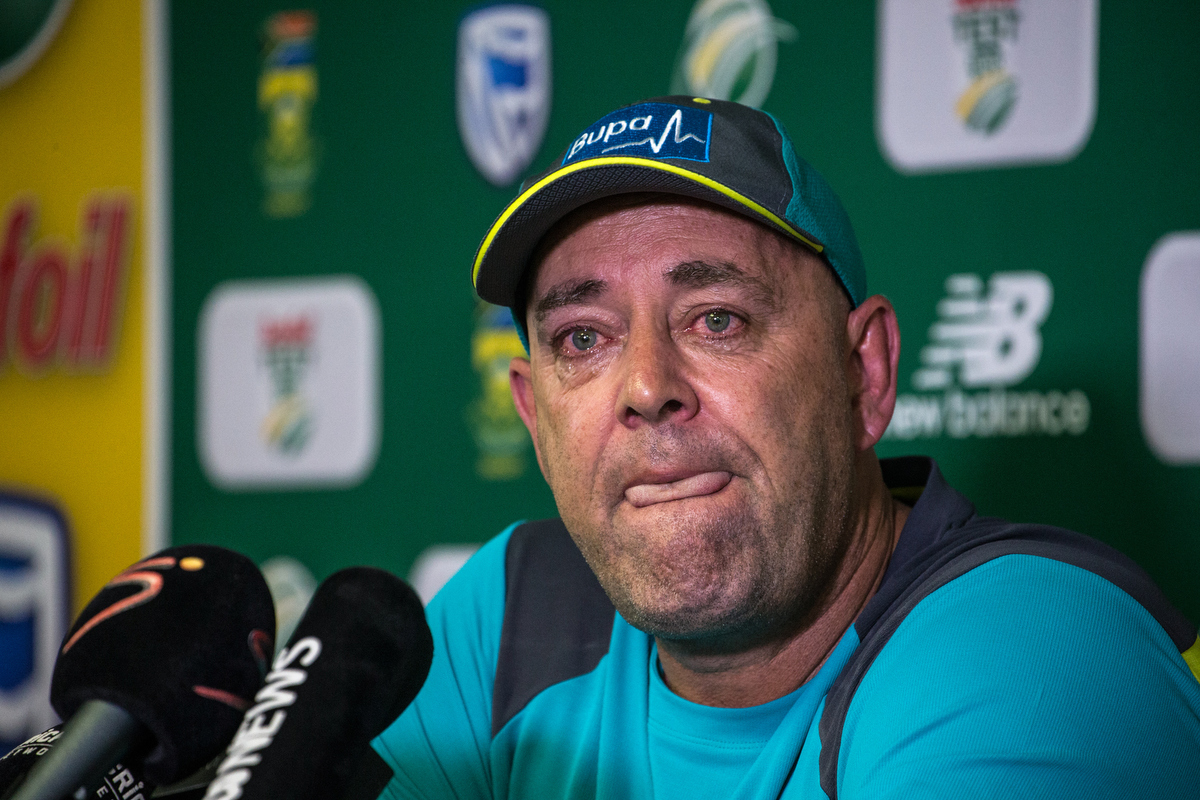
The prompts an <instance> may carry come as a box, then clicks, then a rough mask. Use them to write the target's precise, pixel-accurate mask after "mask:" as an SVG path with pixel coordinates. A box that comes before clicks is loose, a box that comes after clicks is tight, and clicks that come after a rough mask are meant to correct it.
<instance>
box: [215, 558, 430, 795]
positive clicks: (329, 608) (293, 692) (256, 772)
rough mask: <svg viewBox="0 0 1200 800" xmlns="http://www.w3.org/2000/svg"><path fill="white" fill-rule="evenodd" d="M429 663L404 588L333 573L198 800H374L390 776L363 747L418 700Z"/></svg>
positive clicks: (416, 608)
mask: <svg viewBox="0 0 1200 800" xmlns="http://www.w3.org/2000/svg"><path fill="white" fill-rule="evenodd" d="M432 660H433V637H432V636H431V634H430V632H429V626H428V624H426V622H425V610H424V608H423V606H422V605H421V601H420V599H419V598H418V597H417V595H416V593H415V592H413V590H412V589H411V588H409V586H408V584H406V583H405V582H404V581H402V580H400V579H399V578H397V577H395V576H394V575H391V574H390V573H387V572H384V571H383V570H379V569H373V568H371V567H351V568H349V569H344V570H342V571H340V572H336V573H334V574H333V575H331V576H330V577H329V578H327V579H326V580H325V582H324V583H322V584H321V585H320V586H319V587H317V591H316V594H314V595H313V598H312V601H311V603H310V604H309V607H308V610H307V611H306V612H305V614H304V617H303V618H302V619H301V620H300V623H299V624H298V625H297V626H296V630H295V632H294V633H293V634H292V638H291V640H290V641H289V642H288V645H287V647H285V648H284V649H282V650H280V651H279V654H278V655H277V656H276V657H275V662H274V664H272V666H271V671H270V672H269V673H267V678H266V683H265V684H264V685H263V687H262V689H260V690H259V692H258V694H257V695H255V697H254V705H253V706H252V707H251V708H250V709H249V710H248V711H247V712H246V716H245V718H244V719H243V721H242V724H241V727H239V728H238V730H237V733H236V734H235V735H234V737H233V741H232V742H231V743H230V745H229V748H228V750H227V751H226V753H227V754H226V756H225V760H224V761H222V762H221V764H220V766H218V767H217V771H216V777H215V778H214V779H213V781H212V782H211V783H210V784H209V786H208V792H207V794H205V795H204V797H205V800H259V799H261V800H279V798H288V800H304V799H305V798H322V800H325V799H326V798H344V799H347V800H348V798H351V797H353V798H358V797H363V798H372V800H373V798H375V797H377V796H378V795H379V792H380V791H381V790H382V789H383V787H384V785H386V783H387V781H388V780H389V779H390V778H391V770H390V769H389V768H388V767H387V765H386V764H384V762H383V760H382V759H380V758H379V757H378V756H377V755H376V754H375V752H374V751H373V750H372V749H371V746H370V742H371V740H372V739H374V738H375V737H376V736H378V735H379V734H380V733H381V732H382V731H383V729H384V728H386V727H387V726H388V725H389V724H390V723H391V722H392V720H394V719H395V718H396V717H397V716H399V715H400V712H401V711H403V710H404V709H405V708H406V707H407V706H408V704H409V703H411V702H412V700H413V698H414V697H416V695H417V692H418V691H419V690H420V688H421V685H422V684H423V683H424V682H425V676H426V675H428V673H429V665H430V663H431V662H432Z"/></svg>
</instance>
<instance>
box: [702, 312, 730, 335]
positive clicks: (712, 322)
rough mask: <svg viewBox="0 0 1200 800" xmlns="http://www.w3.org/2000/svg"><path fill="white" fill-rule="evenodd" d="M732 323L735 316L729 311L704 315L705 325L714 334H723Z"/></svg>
mask: <svg viewBox="0 0 1200 800" xmlns="http://www.w3.org/2000/svg"><path fill="white" fill-rule="evenodd" d="M732 321H733V315H732V314H730V313H729V312H728V311H710V312H708V313H707V314H705V315H704V324H705V325H706V326H707V327H708V329H709V330H710V331H712V332H713V333H721V332H722V331H724V330H725V329H726V328H728V327H729V323H730V322H732Z"/></svg>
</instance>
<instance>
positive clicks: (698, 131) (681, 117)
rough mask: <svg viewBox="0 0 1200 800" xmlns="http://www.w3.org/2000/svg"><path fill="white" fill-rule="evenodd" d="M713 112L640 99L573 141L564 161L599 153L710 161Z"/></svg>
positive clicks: (593, 155) (598, 155) (567, 161)
mask: <svg viewBox="0 0 1200 800" xmlns="http://www.w3.org/2000/svg"><path fill="white" fill-rule="evenodd" d="M711 134H712V114H711V113H709V112H708V111H701V110H700V109H698V108H688V107H686V106H673V105H669V104H667V103H640V104H638V105H636V106H630V107H629V108H622V109H621V110H620V111H614V112H613V113H611V114H609V115H608V116H606V117H605V118H604V119H602V120H600V121H599V122H597V123H596V124H595V125H593V126H592V127H591V128H589V129H588V130H586V131H584V132H583V134H581V135H580V137H579V138H578V139H576V140H575V141H574V142H572V143H571V149H570V150H568V151H567V155H566V157H565V158H564V159H563V162H562V163H563V165H566V164H570V163H571V162H572V161H579V160H581V159H585V158H599V157H600V156H639V157H641V158H656V159H663V158H685V159H688V160H689V161H708V140H709V138H710V137H711Z"/></svg>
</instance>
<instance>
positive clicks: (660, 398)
mask: <svg viewBox="0 0 1200 800" xmlns="http://www.w3.org/2000/svg"><path fill="white" fill-rule="evenodd" d="M621 360H622V361H623V362H624V363H623V364H622V367H623V370H622V381H623V383H622V386H621V391H620V392H619V394H618V396H617V408H616V412H617V416H618V417H619V418H620V420H621V423H622V424H623V425H625V426H626V427H630V428H634V427H637V426H638V425H641V424H644V423H650V424H652V425H656V424H659V423H662V422H684V421H686V420H689V419H691V418H692V417H694V416H695V415H696V412H697V411H698V410H699V407H700V401H699V398H698V397H697V396H696V392H695V389H694V388H693V386H692V384H691V381H689V380H688V378H687V374H686V371H685V364H684V362H683V357H682V354H681V353H680V352H679V349H678V348H677V347H676V345H675V342H674V341H673V340H672V339H671V336H670V334H669V333H668V332H666V331H654V332H649V331H644V330H643V331H637V330H634V331H631V332H630V336H629V339H628V343H627V344H626V346H625V348H624V352H623V353H622V354H621Z"/></svg>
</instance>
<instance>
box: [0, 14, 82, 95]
mask: <svg viewBox="0 0 1200 800" xmlns="http://www.w3.org/2000/svg"><path fill="white" fill-rule="evenodd" d="M70 8H71V0H25V1H24V2H21V3H5V4H4V5H3V6H0V9H2V10H0V23H3V24H2V25H0V29H3V32H4V35H3V37H0V87H3V86H7V85H8V84H10V83H12V82H13V81H15V80H16V79H17V78H19V77H21V76H22V75H23V74H25V71H26V70H28V69H29V68H30V67H32V66H33V65H34V63H36V62H37V60H38V59H39V58H41V57H42V53H44V52H45V51H46V48H47V47H49V46H50V42H52V41H54V37H55V36H57V35H58V29H59V27H60V26H61V25H62V21H63V19H65V18H66V16H67V11H68V10H70Z"/></svg>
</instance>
